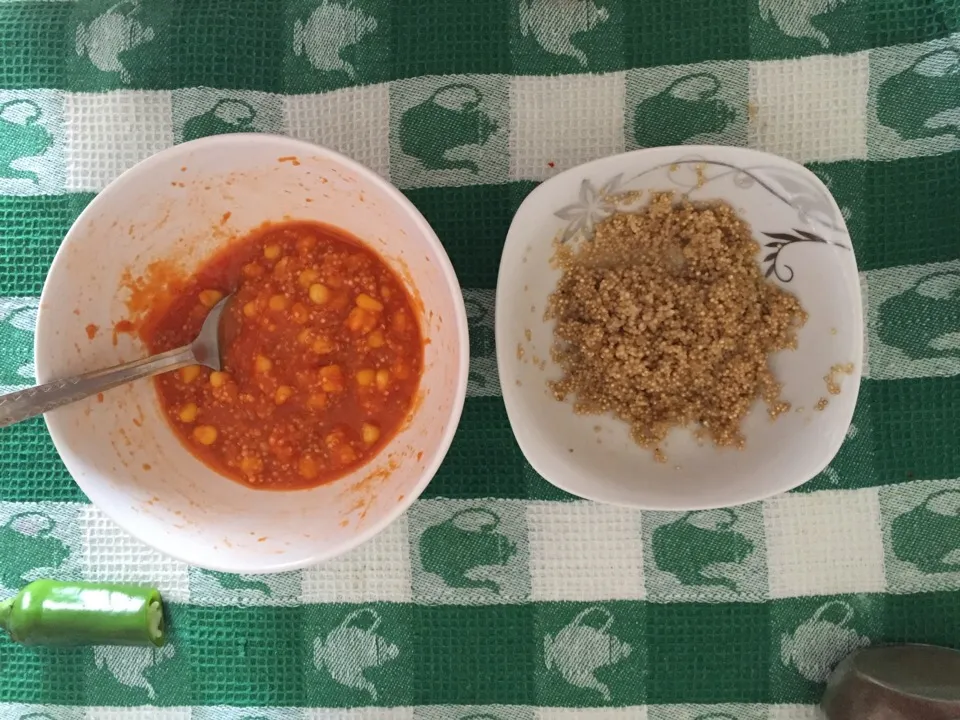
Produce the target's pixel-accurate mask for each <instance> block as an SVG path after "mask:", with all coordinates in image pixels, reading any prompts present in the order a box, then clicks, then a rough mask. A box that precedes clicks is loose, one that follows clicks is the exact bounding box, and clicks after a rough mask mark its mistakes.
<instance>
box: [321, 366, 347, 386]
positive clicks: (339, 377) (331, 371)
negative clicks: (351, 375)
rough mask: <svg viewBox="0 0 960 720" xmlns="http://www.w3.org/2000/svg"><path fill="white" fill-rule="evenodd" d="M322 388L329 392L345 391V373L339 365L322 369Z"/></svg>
mask: <svg viewBox="0 0 960 720" xmlns="http://www.w3.org/2000/svg"><path fill="white" fill-rule="evenodd" d="M320 387H322V388H323V389H324V390H326V391H327V392H341V391H342V390H343V371H342V370H341V369H340V366H339V365H326V366H324V367H322V368H320Z"/></svg>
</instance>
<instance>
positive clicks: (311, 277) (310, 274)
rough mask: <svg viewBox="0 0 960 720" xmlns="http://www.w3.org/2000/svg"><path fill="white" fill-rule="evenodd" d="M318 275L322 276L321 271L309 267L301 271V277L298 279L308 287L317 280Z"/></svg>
mask: <svg viewBox="0 0 960 720" xmlns="http://www.w3.org/2000/svg"><path fill="white" fill-rule="evenodd" d="M318 277H320V273H318V272H317V271H316V270H314V269H313V268H307V269H306V270H303V271H302V272H301V273H300V277H299V278H298V281H299V283H300V285H302V286H303V287H305V288H308V287H310V286H311V285H313V284H314V283H315V282H316V281H317V278H318Z"/></svg>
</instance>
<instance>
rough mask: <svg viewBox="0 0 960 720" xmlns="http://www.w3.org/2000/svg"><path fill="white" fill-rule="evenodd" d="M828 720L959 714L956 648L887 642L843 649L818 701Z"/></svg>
mask: <svg viewBox="0 0 960 720" xmlns="http://www.w3.org/2000/svg"><path fill="white" fill-rule="evenodd" d="M820 706H821V707H822V708H823V711H824V713H826V716H827V718H829V720H956V719H957V718H960V652H958V651H956V650H950V649H949V648H943V647H936V646H934V645H887V646H881V647H872V648H865V649H863V650H858V651H856V652H855V653H853V654H852V655H849V656H848V657H847V658H846V659H845V660H844V661H843V662H841V663H840V664H839V665H838V666H837V668H836V669H835V670H834V671H833V674H832V675H831V676H830V678H829V680H827V690H826V692H825V693H824V695H823V700H822V701H821V702H820Z"/></svg>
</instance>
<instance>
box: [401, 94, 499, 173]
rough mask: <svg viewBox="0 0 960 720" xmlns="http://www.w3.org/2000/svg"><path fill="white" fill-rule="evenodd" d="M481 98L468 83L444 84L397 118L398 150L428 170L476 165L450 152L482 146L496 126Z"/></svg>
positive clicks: (475, 170) (476, 170) (474, 169)
mask: <svg viewBox="0 0 960 720" xmlns="http://www.w3.org/2000/svg"><path fill="white" fill-rule="evenodd" d="M483 100H484V95H483V93H482V92H481V91H480V89H479V88H478V87H476V86H475V85H472V84H470V83H460V82H454V83H448V84H446V85H442V86H441V87H439V88H437V89H436V90H434V91H433V93H432V94H431V95H430V96H429V97H428V98H427V99H426V100H424V101H423V102H421V103H420V104H418V105H414V106H413V107H412V108H410V109H409V110H407V111H406V112H404V113H403V115H402V116H401V117H400V127H399V130H398V132H399V139H400V147H401V149H402V150H403V152H404V153H406V154H407V155H409V156H411V157H414V158H417V159H418V160H419V161H420V162H421V163H423V165H424V167H425V168H427V169H428V170H467V171H469V172H470V173H472V174H474V175H476V174H478V173H479V172H480V168H479V166H478V164H477V162H476V161H474V160H472V159H470V158H467V157H463V156H462V155H460V154H458V153H453V152H451V151H455V150H459V149H461V148H471V147H477V146H483V145H485V144H486V142H487V141H488V140H489V139H490V137H491V136H492V135H493V134H494V133H495V132H496V131H497V130H498V125H497V123H496V122H494V120H493V118H491V117H490V115H489V114H488V113H486V112H485V111H484V110H483V109H482V103H483Z"/></svg>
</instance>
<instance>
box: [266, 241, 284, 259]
mask: <svg viewBox="0 0 960 720" xmlns="http://www.w3.org/2000/svg"><path fill="white" fill-rule="evenodd" d="M263 256H264V257H265V258H266V259H267V260H276V259H277V258H278V257H280V246H279V245H267V246H266V247H265V248H264V249H263Z"/></svg>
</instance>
